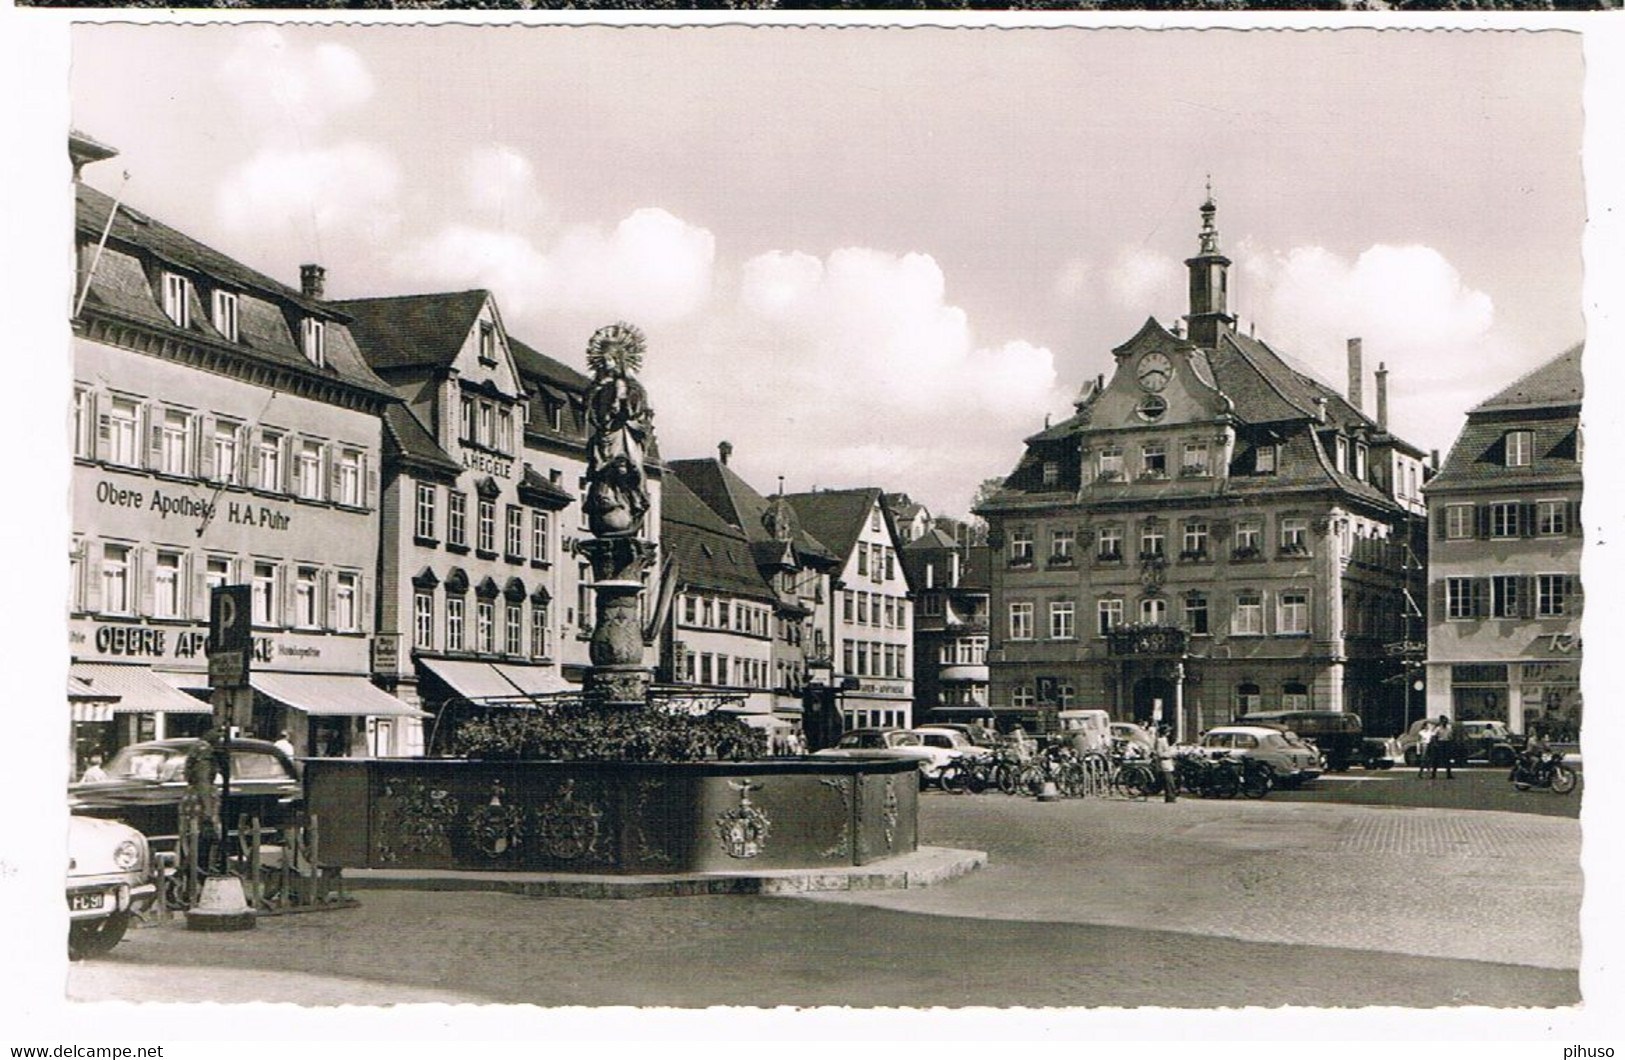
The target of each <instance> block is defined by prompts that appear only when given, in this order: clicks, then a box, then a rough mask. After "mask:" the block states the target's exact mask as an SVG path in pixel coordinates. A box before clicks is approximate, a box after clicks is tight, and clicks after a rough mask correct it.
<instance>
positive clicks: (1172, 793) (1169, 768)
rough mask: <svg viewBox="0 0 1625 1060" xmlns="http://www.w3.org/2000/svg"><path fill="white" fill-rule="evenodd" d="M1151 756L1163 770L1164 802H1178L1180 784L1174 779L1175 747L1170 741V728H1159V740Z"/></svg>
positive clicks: (1154, 743)
mask: <svg viewBox="0 0 1625 1060" xmlns="http://www.w3.org/2000/svg"><path fill="white" fill-rule="evenodd" d="M1151 754H1152V756H1153V757H1155V758H1156V760H1157V768H1158V769H1160V770H1162V801H1163V802H1174V801H1176V800H1178V798H1179V795H1178V788H1179V783H1178V781H1176V780H1175V779H1174V745H1173V744H1172V743H1171V742H1169V739H1168V726H1166V725H1158V726H1157V738H1156V740H1155V741H1154V742H1153V743H1152V745H1151Z"/></svg>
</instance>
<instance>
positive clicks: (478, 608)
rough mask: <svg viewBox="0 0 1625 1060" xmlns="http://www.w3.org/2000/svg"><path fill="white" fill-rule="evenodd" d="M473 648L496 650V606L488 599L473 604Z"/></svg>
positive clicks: (485, 650) (476, 649)
mask: <svg viewBox="0 0 1625 1060" xmlns="http://www.w3.org/2000/svg"><path fill="white" fill-rule="evenodd" d="M474 636H475V641H474V650H475V651H483V652H491V651H495V650H496V606H495V605H494V604H492V603H491V601H489V600H480V601H477V602H476V603H475V604H474Z"/></svg>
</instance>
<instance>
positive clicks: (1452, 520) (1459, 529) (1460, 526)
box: [1444, 504, 1473, 540]
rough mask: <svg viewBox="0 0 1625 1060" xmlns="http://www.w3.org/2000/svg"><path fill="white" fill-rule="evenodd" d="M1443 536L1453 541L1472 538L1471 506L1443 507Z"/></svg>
mask: <svg viewBox="0 0 1625 1060" xmlns="http://www.w3.org/2000/svg"><path fill="white" fill-rule="evenodd" d="M1444 536H1445V537H1448V538H1451V539H1453V540H1460V539H1461V538H1466V537H1472V536H1473V506H1472V505H1471V504H1447V505H1445V508H1444Z"/></svg>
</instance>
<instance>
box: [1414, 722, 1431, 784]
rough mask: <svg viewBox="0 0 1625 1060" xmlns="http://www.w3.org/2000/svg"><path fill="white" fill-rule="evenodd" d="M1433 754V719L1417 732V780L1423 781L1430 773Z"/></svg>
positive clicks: (1423, 724)
mask: <svg viewBox="0 0 1625 1060" xmlns="http://www.w3.org/2000/svg"><path fill="white" fill-rule="evenodd" d="M1432 754H1433V719H1432V718H1429V719H1428V720H1427V721H1424V722H1423V723H1422V727H1421V728H1420V729H1418V730H1417V731H1416V779H1417V780H1421V779H1422V777H1423V775H1424V774H1425V773H1427V771H1428V763H1429V762H1431V761H1432V760H1433V759H1432V757H1431V756H1432Z"/></svg>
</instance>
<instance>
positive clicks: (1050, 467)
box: [1044, 460, 1061, 486]
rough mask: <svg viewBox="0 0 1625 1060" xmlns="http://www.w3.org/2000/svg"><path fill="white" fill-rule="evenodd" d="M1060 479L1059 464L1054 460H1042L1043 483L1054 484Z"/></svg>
mask: <svg viewBox="0 0 1625 1060" xmlns="http://www.w3.org/2000/svg"><path fill="white" fill-rule="evenodd" d="M1060 481H1061V465H1060V464H1058V463H1056V462H1055V461H1054V460H1046V461H1044V485H1046V486H1054V485H1055V484H1057V483H1058V482H1060Z"/></svg>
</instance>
